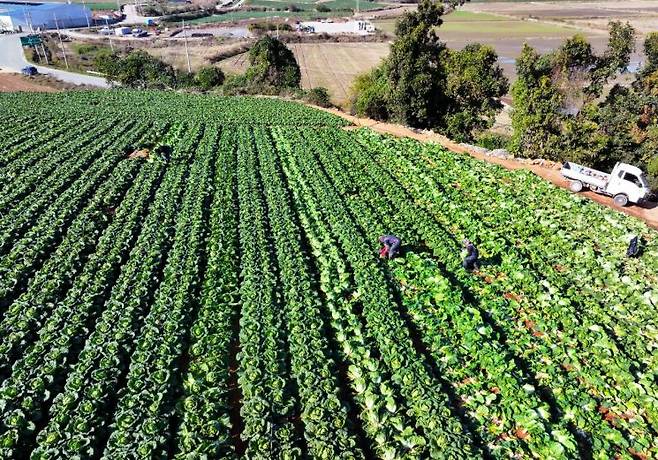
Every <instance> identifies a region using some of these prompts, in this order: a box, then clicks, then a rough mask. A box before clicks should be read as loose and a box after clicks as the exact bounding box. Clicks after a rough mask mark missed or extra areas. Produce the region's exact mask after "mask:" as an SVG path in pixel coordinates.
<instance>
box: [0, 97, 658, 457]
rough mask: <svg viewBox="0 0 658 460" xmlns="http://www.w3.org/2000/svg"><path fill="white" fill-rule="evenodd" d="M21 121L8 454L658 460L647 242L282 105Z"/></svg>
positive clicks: (561, 195) (514, 175)
mask: <svg viewBox="0 0 658 460" xmlns="http://www.w3.org/2000/svg"><path fill="white" fill-rule="evenodd" d="M0 123H1V126H2V128H3V129H2V130H0V178H1V179H2V180H1V181H0V190H1V191H0V458H2V459H14V458H16V459H22V458H32V459H72V458H85V459H86V458H103V459H131V458H158V459H159V458H175V459H203V458H208V459H214V458H254V459H279V458H281V459H296V458H321V459H336V458H341V459H361V458H382V459H391V460H392V459H402V458H444V459H474V458H486V459H491V458H493V459H509V458H514V459H531V458H536V459H561V458H574V459H575V458H593V459H636V460H638V459H639V460H643V459H655V458H658V315H657V314H656V311H657V310H656V309H657V307H658V290H657V289H656V286H657V285H658V257H657V256H658V235H657V234H656V232H655V231H653V230H650V229H648V228H647V227H646V226H645V225H644V224H643V223H641V222H639V221H637V220H634V219H632V218H629V217H627V216H624V215H622V214H620V213H617V212H615V211H612V210H610V209H607V208H603V207H601V206H599V205H597V204H594V203H592V202H589V201H588V200H586V199H584V198H582V197H579V196H575V195H571V194H570V193H568V192H566V191H563V190H560V189H557V188H556V187H554V186H553V185H551V184H549V183H548V182H545V181H543V180H541V179H539V178H537V177H536V176H534V175H532V174H531V173H529V172H524V171H514V172H511V171H507V170H504V169H501V168H499V167H497V166H493V165H489V164H486V163H482V162H479V161H477V160H474V159H472V158H470V157H468V156H463V155H457V154H453V153H450V152H448V151H446V150H444V149H443V148H441V147H439V146H436V145H424V144H420V143H418V142H416V141H411V140H401V139H394V138H389V137H383V136H381V135H378V134H375V133H373V132H372V131H369V130H367V129H357V130H353V129H343V128H344V125H345V124H346V123H345V122H344V121H343V120H342V119H340V118H337V117H334V116H332V115H330V114H327V113H324V112H319V111H315V110H313V109H310V108H307V107H304V106H301V105H297V104H294V103H288V102H283V101H279V100H274V99H250V98H233V99H230V98H220V97H210V96H191V95H178V94H166V93H156V92H139V93H137V92H136V93H131V92H119V91H116V92H115V91H113V92H74V93H67V94H64V93H62V94H43V95H34V94H5V95H2V96H0ZM140 150H141V151H143V152H144V151H146V150H148V152H149V153H148V155H139V154H137V155H136V154H134V153H135V152H136V151H140ZM388 233H393V234H396V235H398V236H400V237H401V238H402V239H403V243H404V247H403V256H402V257H400V258H398V259H394V260H391V261H389V260H384V259H380V258H379V257H378V249H379V243H378V241H377V238H378V236H379V235H382V234H388ZM634 234H637V235H640V236H641V237H642V242H643V246H644V251H643V254H642V256H641V257H639V258H636V259H628V258H626V257H625V253H626V248H627V245H628V240H629V238H630V237H631V235H634ZM465 237H467V238H470V239H471V240H472V241H474V242H475V244H476V245H477V247H478V248H479V250H480V253H481V257H482V268H481V270H480V271H479V272H476V273H469V272H467V271H465V270H464V269H463V268H462V265H461V260H462V254H461V252H460V250H461V241H462V239H463V238H465Z"/></svg>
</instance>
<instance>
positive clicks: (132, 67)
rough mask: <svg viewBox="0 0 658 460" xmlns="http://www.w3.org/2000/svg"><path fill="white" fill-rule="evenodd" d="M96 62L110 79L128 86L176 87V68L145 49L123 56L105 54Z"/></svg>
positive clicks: (150, 87) (143, 87)
mask: <svg viewBox="0 0 658 460" xmlns="http://www.w3.org/2000/svg"><path fill="white" fill-rule="evenodd" d="M95 64H96V68H97V69H98V70H99V71H100V72H102V73H104V74H105V75H106V76H107V79H108V80H110V81H113V82H116V83H118V84H120V85H121V86H124V87H127V88H137V89H147V88H149V89H173V88H176V72H175V71H174V68H173V67H172V66H170V65H169V64H165V63H164V62H162V61H161V60H159V59H157V58H155V57H153V56H151V55H150V54H148V53H147V52H145V51H132V52H131V53H129V54H128V55H127V56H125V57H123V58H121V57H119V56H118V55H116V54H109V55H108V54H103V55H101V56H99V57H97V59H96V61H95Z"/></svg>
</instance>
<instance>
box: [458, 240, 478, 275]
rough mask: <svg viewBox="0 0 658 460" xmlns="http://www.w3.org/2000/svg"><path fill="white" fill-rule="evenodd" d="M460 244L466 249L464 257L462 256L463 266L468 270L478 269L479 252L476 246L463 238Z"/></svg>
mask: <svg viewBox="0 0 658 460" xmlns="http://www.w3.org/2000/svg"><path fill="white" fill-rule="evenodd" d="M462 244H463V245H464V249H466V257H465V258H464V263H463V265H464V268H465V269H466V270H468V271H472V270H473V269H479V268H480V254H479V253H478V250H477V248H476V247H475V245H474V244H473V243H471V242H470V241H469V240H468V239H466V238H465V239H464V241H462Z"/></svg>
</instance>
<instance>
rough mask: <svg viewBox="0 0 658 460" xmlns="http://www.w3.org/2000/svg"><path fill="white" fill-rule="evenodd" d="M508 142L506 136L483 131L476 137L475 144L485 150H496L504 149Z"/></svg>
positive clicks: (508, 137)
mask: <svg viewBox="0 0 658 460" xmlns="http://www.w3.org/2000/svg"><path fill="white" fill-rule="evenodd" d="M510 140H511V138H510V136H506V135H505V134H500V133H493V132H491V131H485V132H483V133H481V134H480V135H479V136H478V138H477V140H476V141H475V143H476V145H478V146H480V147H484V148H485V149H489V150H497V149H506V148H507V146H508V145H509V143H510Z"/></svg>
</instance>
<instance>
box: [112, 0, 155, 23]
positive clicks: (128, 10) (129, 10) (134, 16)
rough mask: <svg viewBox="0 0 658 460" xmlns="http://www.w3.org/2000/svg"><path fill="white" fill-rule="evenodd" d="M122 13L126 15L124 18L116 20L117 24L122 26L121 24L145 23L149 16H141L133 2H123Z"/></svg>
mask: <svg viewBox="0 0 658 460" xmlns="http://www.w3.org/2000/svg"><path fill="white" fill-rule="evenodd" d="M123 14H125V15H126V18H125V19H124V20H123V21H121V22H117V25H119V26H122V25H142V26H143V25H145V24H146V20H147V19H149V18H150V17H151V16H142V15H141V14H139V13H138V12H137V7H135V5H133V4H130V3H128V4H125V5H123Z"/></svg>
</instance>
